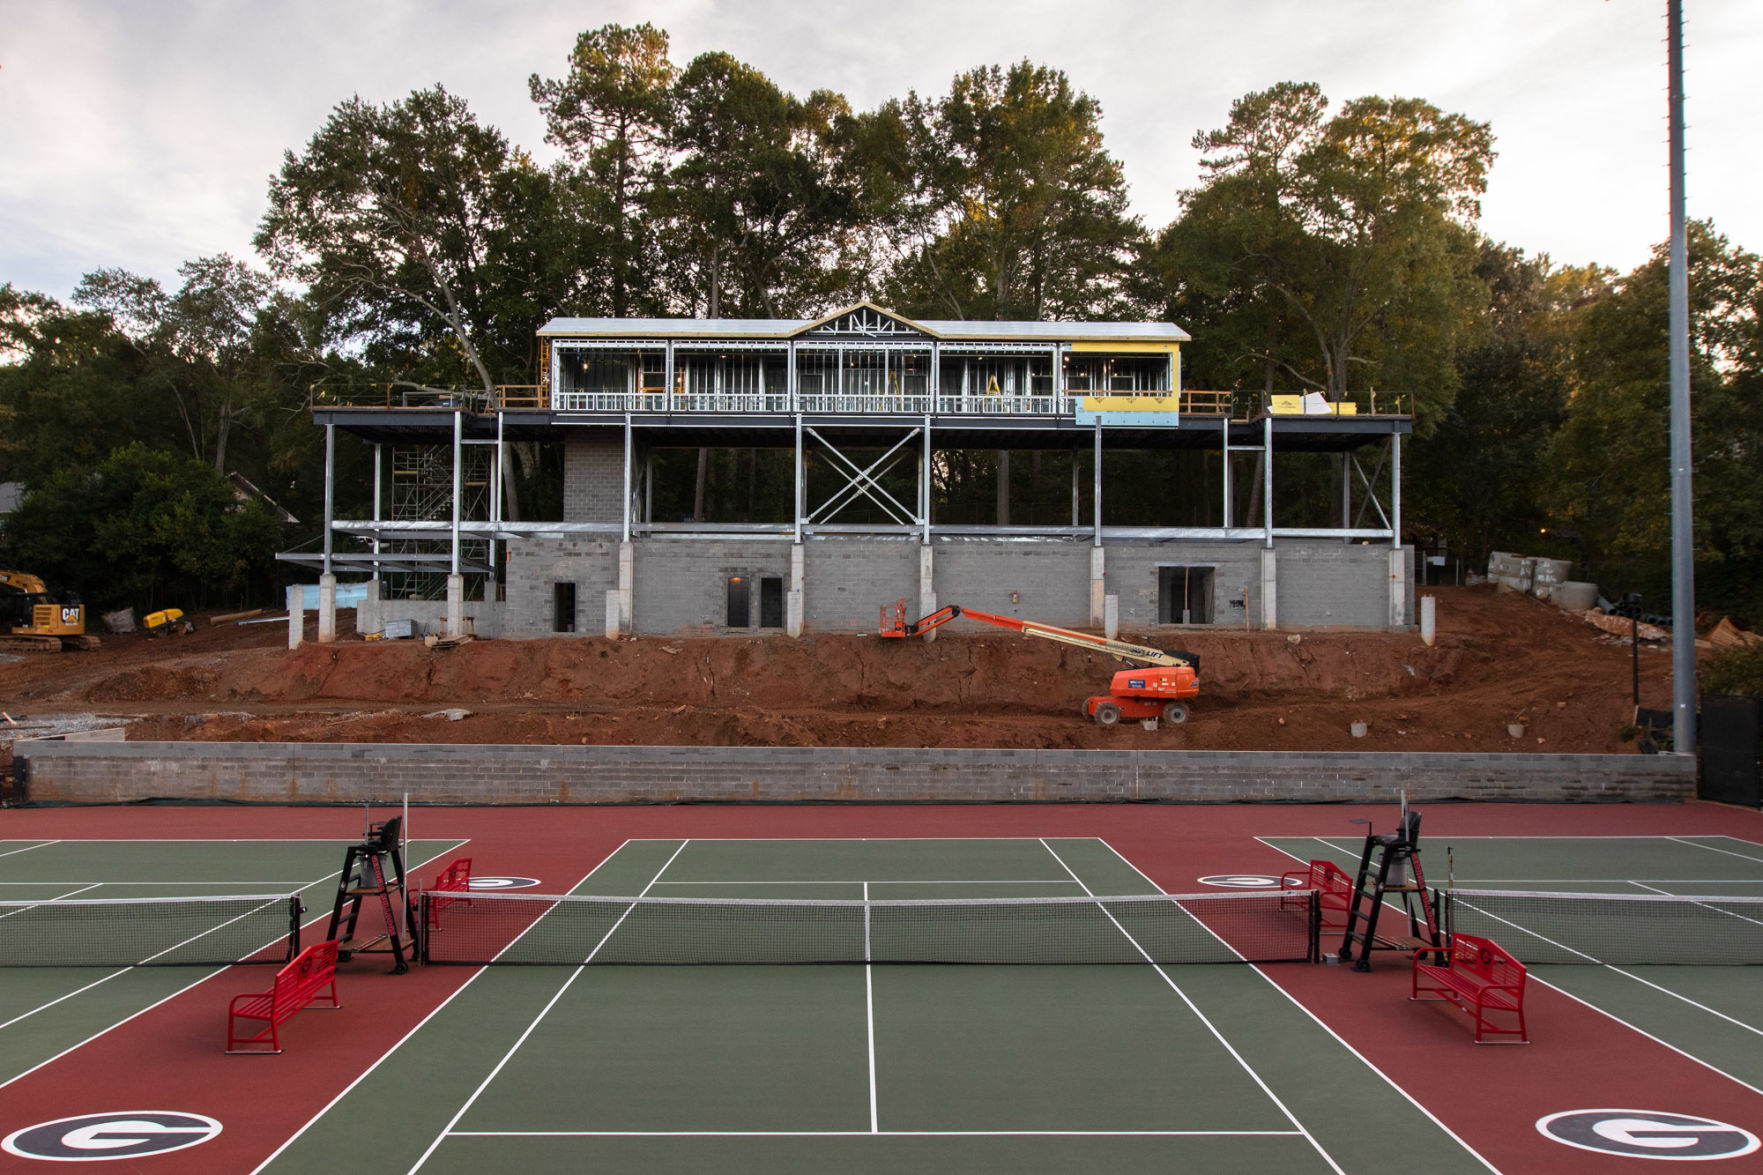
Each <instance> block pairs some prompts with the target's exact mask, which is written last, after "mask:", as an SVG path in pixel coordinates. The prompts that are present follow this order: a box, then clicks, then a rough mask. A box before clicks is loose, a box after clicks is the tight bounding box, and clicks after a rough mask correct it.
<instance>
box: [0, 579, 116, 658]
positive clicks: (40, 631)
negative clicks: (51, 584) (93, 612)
mask: <svg viewBox="0 0 1763 1175" xmlns="http://www.w3.org/2000/svg"><path fill="white" fill-rule="evenodd" d="M0 587H9V588H12V589H14V591H16V592H18V593H19V594H17V595H12V594H5V595H0V653H59V652H60V651H61V650H62V649H95V648H97V647H98V638H97V637H95V636H88V635H86V606H85V605H84V604H82V603H80V598H79V596H78V595H76V594H75V593H73V592H62V593H61V594H60V595H59V596H52V595H50V594H49V589H48V588H47V587H46V586H45V585H44V583H43V581H42V580H41V579H39V578H38V577H36V576H34V575H30V574H28V573H26V572H23V571H0Z"/></svg>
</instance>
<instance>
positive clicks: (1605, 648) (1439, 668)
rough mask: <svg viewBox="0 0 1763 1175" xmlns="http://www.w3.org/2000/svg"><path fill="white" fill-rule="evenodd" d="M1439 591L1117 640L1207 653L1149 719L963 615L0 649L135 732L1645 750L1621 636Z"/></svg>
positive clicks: (499, 739) (1645, 688)
mask: <svg viewBox="0 0 1763 1175" xmlns="http://www.w3.org/2000/svg"><path fill="white" fill-rule="evenodd" d="M1424 590H1425V593H1426V594H1431V595H1435V596H1436V597H1437V598H1438V605H1437V608H1438V638H1437V641H1436V643H1435V644H1434V645H1433V646H1431V647H1428V646H1427V645H1426V644H1424V643H1423V642H1422V641H1421V639H1420V637H1419V635H1418V634H1417V633H1395V634H1392V633H1381V632H1363V631H1321V632H1317V631H1306V632H1303V633H1301V634H1300V633H1289V634H1288V633H1282V632H1245V631H1221V630H1217V629H1206V630H1195V631H1189V632H1182V633H1180V634H1179V635H1173V636H1172V635H1170V634H1169V633H1168V632H1167V631H1164V632H1159V633H1154V634H1152V633H1123V634H1122V635H1123V636H1124V637H1128V638H1129V639H1134V640H1137V641H1140V642H1143V643H1149V644H1154V645H1159V646H1162V647H1172V646H1179V647H1184V648H1187V649H1190V650H1192V651H1193V652H1195V653H1197V654H1199V656H1200V658H1201V674H1200V682H1201V695H1200V697H1199V698H1197V699H1195V700H1194V703H1193V705H1192V710H1193V717H1192V718H1191V719H1190V720H1189V721H1188V722H1186V723H1185V724H1182V725H1178V726H1177V725H1170V724H1168V723H1162V724H1160V728H1159V729H1157V730H1145V729H1143V728H1142V727H1141V726H1140V725H1138V724H1136V723H1130V722H1123V723H1121V724H1120V725H1119V726H1116V727H1112V728H1104V727H1098V726H1096V725H1094V724H1092V723H1091V722H1089V721H1087V720H1085V719H1084V718H1082V717H1081V716H1080V714H1079V712H1078V708H1079V706H1080V704H1081V703H1082V701H1083V699H1084V698H1085V697H1087V696H1089V695H1090V694H1092V693H1101V692H1105V691H1106V689H1107V684H1108V679H1109V677H1110V676H1111V675H1112V674H1113V672H1114V671H1115V670H1117V669H1119V668H1122V667H1123V666H1122V665H1121V664H1120V663H1118V662H1115V661H1113V660H1112V659H1110V658H1108V657H1107V656H1105V655H1102V654H1099V653H1090V652H1086V651H1084V650H1082V649H1076V648H1071V647H1068V646H1063V645H1055V644H1050V643H1047V642H1043V641H1039V640H1029V639H1025V638H1022V637H1018V636H1013V635H1012V636H1006V635H993V634H990V633H989V632H988V633H986V634H981V633H980V632H979V631H977V630H978V626H977V625H971V624H968V623H967V622H957V623H956V624H955V625H951V626H949V627H947V628H944V629H942V630H940V631H939V632H938V633H937V639H936V640H935V641H932V642H926V641H923V640H921V639H907V640H885V639H881V638H878V637H874V636H859V635H854V634H853V635H816V636H809V637H806V638H803V639H800V640H793V639H790V638H788V637H784V636H761V637H696V636H694V637H684V636H681V637H642V638H639V639H626V640H616V641H610V640H606V639H604V638H580V637H570V638H557V639H542V640H480V641H473V642H469V643H467V644H464V645H461V646H458V647H454V648H435V649H430V648H427V647H425V646H424V645H423V644H422V643H421V642H420V641H396V642H394V641H371V642H369V641H364V640H361V639H359V638H357V637H355V636H353V635H352V630H351V626H350V623H349V613H347V612H345V613H344V614H343V618H342V619H341V620H340V628H341V629H342V631H343V632H344V633H345V634H349V635H345V636H344V638H343V639H341V640H339V641H338V642H337V643H335V644H330V645H319V644H317V643H314V642H311V641H310V640H309V641H308V643H306V644H304V645H303V646H302V647H301V648H299V649H297V650H294V651H291V652H290V651H289V650H288V649H287V647H286V645H287V629H286V626H285V625H284V624H277V623H270V624H256V625H239V624H234V623H228V624H223V625H212V624H209V623H207V622H206V621H205V620H204V619H203V618H202V617H197V618H196V619H197V628H196V631H195V632H193V633H190V634H187V635H181V636H174V637H159V638H156V639H155V638H148V637H146V636H143V635H129V636H121V637H116V636H107V637H105V638H104V646H103V647H102V648H101V649H99V650H97V651H94V652H84V653H61V654H50V655H36V656H27V657H20V658H18V659H16V660H11V661H8V662H6V663H4V664H0V711H9V712H11V713H12V714H13V715H14V716H17V715H19V714H20V713H21V712H22V713H24V714H27V715H28V716H29V717H31V718H34V719H41V718H46V717H49V716H51V715H57V714H74V713H98V714H104V715H113V716H117V717H119V718H124V719H127V720H128V722H129V725H128V737H129V738H130V739H167V740H209V741H221V740H225V741H317V742H445V743H543V744H562V743H596V744H648V745H684V746H703V745H710V746H717V745H721V746H906V747H1000V748H1136V749H1190V750H1242V749H1255V750H1293V751H1297V750H1317V751H1335V750H1377V751H1462V752H1478V751H1479V752H1486V751H1520V750H1522V751H1531V752H1560V753H1569V752H1609V753H1632V752H1634V750H1635V743H1634V741H1633V738H1632V730H1630V729H1628V723H1629V722H1630V720H1631V718H1632V716H1633V702H1632V699H1631V696H1630V672H1631V654H1630V649H1629V646H1628V644H1627V642H1626V641H1625V640H1622V639H1621V638H1618V637H1615V636H1611V635H1609V634H1607V633H1604V632H1601V631H1599V630H1598V629H1596V628H1594V627H1592V626H1591V625H1589V624H1586V623H1585V622H1584V621H1583V620H1581V619H1580V618H1578V617H1576V616H1573V615H1571V614H1569V613H1566V612H1563V611H1561V610H1559V609H1557V608H1554V607H1552V606H1550V605H1548V604H1546V603H1542V602H1539V601H1537V600H1534V599H1531V598H1530V597H1528V596H1524V595H1522V594H1519V593H1516V592H1511V591H1505V590H1496V589H1495V588H1493V587H1491V586H1477V587H1442V588H1427V589H1424ZM310 631H311V630H310V628H309V636H310ZM1640 682H1641V703H1642V705H1645V706H1649V707H1653V708H1659V709H1663V708H1666V707H1668V706H1669V705H1670V698H1671V672H1670V656H1669V651H1668V647H1667V646H1666V645H1662V644H1653V643H1650V642H1645V641H1643V642H1642V644H1641V650H1640ZM446 709H463V710H465V711H469V714H468V715H467V716H465V717H462V718H458V719H457V720H450V719H449V718H448V717H446V716H444V715H440V714H438V713H437V712H438V711H441V710H446ZM1356 722H1362V723H1365V724H1366V725H1367V727H1368V732H1367V734H1366V735H1365V736H1364V737H1363V738H1354V737H1353V736H1352V733H1351V730H1350V725H1351V724H1352V723H1356ZM1512 724H1518V725H1521V726H1522V727H1523V733H1522V735H1519V736H1514V735H1513V734H1511V733H1509V729H1508V728H1509V726H1511V725H1512ZM5 729H6V728H5V725H4V723H0V740H4V738H5ZM1625 735H1626V736H1627V737H1625ZM6 754H7V752H4V751H0V757H4V756H5V755H6ZM0 766H4V764H3V763H0Z"/></svg>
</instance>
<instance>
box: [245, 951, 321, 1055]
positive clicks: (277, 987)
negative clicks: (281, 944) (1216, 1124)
mask: <svg viewBox="0 0 1763 1175" xmlns="http://www.w3.org/2000/svg"><path fill="white" fill-rule="evenodd" d="M326 994H328V995H329V997H330V1002H329V1003H328V1004H319V1007H324V1008H340V1007H342V1005H341V1004H340V1003H338V1002H337V944H336V941H335V940H334V939H333V940H332V941H330V942H321V943H317V944H316V945H314V946H309V947H307V948H306V949H305V950H303V951H301V952H300V954H299V955H298V956H297V957H296V958H295V959H294V961H293V962H291V963H289V964H288V965H287V966H286V967H283V968H282V969H281V970H280V971H277V972H276V973H275V984H274V985H273V986H272V987H271V988H270V989H269V990H268V991H260V992H246V993H245V994H244V995H237V996H234V997H233V1002H232V1004H231V1005H230V1006H229V1007H228V1008H227V1025H226V1051H227V1052H229V1053H236V1054H241V1055H245V1056H252V1055H258V1054H261V1055H263V1056H270V1055H272V1054H275V1053H279V1052H281V1051H282V1044H281V1040H280V1039H279V1038H278V1037H277V1035H276V1029H277V1028H278V1027H279V1026H280V1025H281V1023H282V1021H284V1020H286V1019H287V1018H288V1017H289V1016H292V1015H293V1014H294V1013H295V1012H298V1011H299V1010H300V1009H301V1008H304V1007H306V1006H307V1005H308V1004H311V1003H313V1002H314V1001H315V1000H318V999H319V998H320V997H322V996H324V995H326ZM241 1022H251V1023H259V1024H262V1025H263V1027H262V1028H260V1029H258V1030H257V1031H256V1032H255V1033H254V1034H252V1035H250V1036H246V1035H244V1029H243V1028H242V1027H241ZM261 1044H267V1045H268V1046H269V1047H268V1048H241V1047H239V1046H241V1045H261Z"/></svg>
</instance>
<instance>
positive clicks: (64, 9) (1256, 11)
mask: <svg viewBox="0 0 1763 1175" xmlns="http://www.w3.org/2000/svg"><path fill="white" fill-rule="evenodd" d="M1664 7H1665V4H1664V0H1234V2H1229V0H1227V2H1224V3H1220V2H1218V0H1204V2H1199V0H1082V2H1079V0H881V2H880V3H873V4H849V3H832V4H829V3H816V4H807V3H792V2H789V0H649V2H647V3H634V2H628V0H571V2H564V0H498V2H490V0H426V2H419V0H372V2H364V0H294V2H292V3H289V2H286V0H278V2H273V3H272V2H268V0H49V2H45V0H0V282H8V281H10V282H12V283H13V284H14V285H16V286H19V287H22V288H25V289H31V290H40V291H42V292H45V293H48V294H52V295H55V296H57V297H66V296H67V295H68V294H69V293H70V292H71V290H72V289H73V286H74V283H75V282H77V281H78V280H79V277H80V275H81V274H83V273H85V272H87V271H88V270H91V269H95V268H98V267H101V266H120V267H122V268H125V269H130V270H133V271H135V272H137V273H142V274H147V275H150V276H153V277H157V278H159V279H161V280H162V281H165V282H167V283H168V284H174V283H175V279H176V270H177V267H178V265H179V264H180V263H181V262H183V261H185V260H188V259H191V258H195V257H200V256H206V255H209V254H214V253H221V252H230V253H233V254H235V255H240V256H248V255H250V252H251V246H250V238H251V234H252V231H253V228H254V226H255V225H256V222H257V220H258V218H259V217H260V216H261V214H262V211H263V199H264V192H265V190H266V186H267V181H268V179H269V177H270V175H271V174H272V173H273V172H274V171H275V170H276V169H277V167H278V166H279V163H280V160H281V156H282V152H283V151H285V150H287V149H289V148H298V147H300V146H301V145H302V144H304V143H305V142H306V141H307V140H308V139H309V138H310V137H311V135H312V134H313V132H314V131H315V130H317V129H318V127H319V126H320V125H321V124H322V122H323V121H324V118H325V116H326V113H327V112H328V111H329V110H330V108H331V107H332V106H333V105H334V104H335V103H337V102H338V101H340V100H342V99H345V98H347V97H349V96H350V95H351V94H360V95H361V96H362V97H364V98H367V99H369V100H372V101H375V102H386V101H391V100H393V99H396V98H399V97H401V96H403V95H404V94H406V93H408V92H409V91H410V90H412V89H415V88H419V87H423V86H428V85H432V84H434V83H436V82H440V83H443V84H445V85H446V86H447V87H448V89H450V90H452V91H454V92H455V93H458V94H460V95H462V96H463V97H465V98H466V100H467V101H468V102H469V103H470V104H471V107H472V109H473V110H474V111H475V112H476V113H477V115H478V117H479V118H480V119H481V120H483V121H485V122H489V123H492V124H494V125H496V126H498V127H500V128H501V129H502V130H503V131H504V132H505V133H506V134H507V135H508V137H509V138H510V139H512V140H513V141H514V142H515V143H517V144H519V145H521V146H524V147H526V148H527V149H529V150H530V151H532V152H533V153H534V154H535V155H536V156H537V157H538V158H539V159H540V160H541V161H544V160H548V159H550V158H552V157H553V152H552V151H551V149H550V148H549V147H547V146H546V144H545V142H544V125H543V122H542V120H541V118H540V116H539V114H538V111H537V109H536V108H535V107H534V106H533V104H532V102H531V101H530V99H529V98H528V95H527V77H528V76H529V75H530V74H532V73H535V72H537V73H540V74H543V75H544V76H547V77H554V76H559V75H561V74H562V73H563V72H564V70H565V68H566V58H567V55H568V53H569V50H570V48H571V47H572V45H573V44H574V39H575V34H576V33H577V32H579V31H580V30H582V29H585V28H592V27H597V26H599V25H601V24H605V23H609V22H618V23H624V24H635V23H639V22H641V21H644V20H648V21H650V22H652V23H654V24H656V25H658V26H660V27H662V28H665V29H666V30H668V32H669V33H670V34H671V36H672V39H673V57H674V60H675V61H676V62H678V63H680V64H684V63H685V62H687V61H689V60H690V59H691V58H692V57H693V56H695V55H696V54H698V53H701V52H704V51H707V50H711V49H722V50H726V51H728V52H730V53H733V54H734V55H736V56H737V57H740V58H741V59H743V60H745V61H747V62H749V63H751V64H753V65H755V66H757V67H758V68H759V69H761V70H763V71H764V72H765V73H767V74H768V75H770V76H771V78H772V79H773V80H775V81H776V82H777V83H778V84H779V85H781V86H783V87H784V88H786V89H789V90H791V91H793V92H795V93H798V94H806V93H807V92H808V91H809V90H812V89H816V88H829V89H835V90H839V91H841V92H843V93H844V94H845V95H846V97H847V98H849V99H850V101H851V103H852V105H853V106H855V107H858V108H867V107H871V106H874V105H876V104H877V103H879V102H881V101H883V100H885V99H887V98H889V97H894V96H901V95H904V94H905V93H906V91H908V90H914V89H915V90H917V91H919V92H920V93H940V92H942V91H944V90H945V89H946V87H947V85H948V82H949V79H950V78H951V77H953V76H954V75H955V74H956V73H957V72H959V71H961V70H964V69H968V68H971V67H973V66H975V65H982V64H992V63H1004V62H1010V61H1014V60H1018V59H1022V58H1029V59H1032V60H1034V61H1036V62H1040V63H1045V64H1048V65H1052V66H1056V67H1057V68H1060V69H1063V70H1065V71H1066V73H1068V74H1069V75H1070V76H1071V78H1072V80H1073V82H1074V83H1075V84H1076V85H1077V86H1078V87H1079V88H1081V89H1083V90H1086V91H1088V92H1089V93H1091V94H1093V95H1094V96H1095V97H1097V98H1098V99H1100V101H1101V103H1102V107H1103V111H1104V129H1105V130H1106V133H1107V140H1108V146H1109V148H1110V150H1111V151H1112V152H1113V153H1114V154H1115V155H1116V156H1117V157H1118V158H1119V159H1121V160H1122V162H1123V163H1124V164H1125V166H1126V173H1127V177H1128V179H1129V181H1130V183H1131V186H1132V200H1133V205H1134V208H1135V210H1136V211H1137V212H1138V214H1139V215H1140V216H1141V217H1143V219H1144V221H1145V223H1146V224H1147V225H1149V226H1151V227H1152V228H1158V227H1161V226H1162V225H1164V224H1166V223H1167V222H1168V221H1169V220H1170V219H1172V218H1173V216H1174V215H1175V212H1176V208H1177V193H1178V192H1179V191H1180V190H1181V189H1182V188H1184V187H1188V186H1191V185H1192V184H1193V183H1194V182H1195V179H1196V175H1197V168H1196V165H1197V153H1196V152H1195V151H1194V150H1193V149H1192V148H1191V147H1189V145H1188V144H1189V140H1190V139H1191V138H1192V137H1193V135H1194V133H1195V131H1197V130H1202V129H1209V128H1212V127H1216V126H1220V125H1222V124H1223V122H1224V121H1225V118H1226V116H1227V114H1228V111H1229V109H1230V103H1231V101H1232V100H1233V99H1235V98H1237V97H1240V96H1241V95H1242V94H1244V93H1247V92H1248V91H1250V90H1256V89H1261V88H1264V87H1266V86H1269V85H1272V84H1273V83H1275V82H1278V81H1283V80H1309V81H1316V82H1319V83H1320V84H1321V85H1322V87H1323V89H1324V92H1325V93H1326V94H1327V95H1328V96H1329V97H1330V98H1331V99H1333V100H1334V101H1335V102H1337V103H1338V102H1341V101H1343V100H1345V99H1348V98H1353V97H1358V96H1361V95H1365V94H1374V93H1375V94H1381V95H1385V96H1398V95H1399V96H1412V97H1421V98H1425V99H1427V100H1429V101H1431V102H1433V103H1435V104H1436V105H1438V106H1441V107H1443V108H1444V109H1446V110H1450V111H1455V112H1459V113H1462V114H1465V115H1468V116H1470V117H1472V118H1476V119H1480V120H1483V121H1486V122H1489V123H1491V124H1492V126H1493V130H1494V134H1495V136H1496V139H1497V144H1496V145H1497V149H1498V151H1499V159H1498V161H1497V163H1496V164H1495V167H1494V170H1493V174H1492V177H1491V186H1490V190H1489V192H1488V195H1487V198H1486V200H1485V202H1484V206H1483V207H1484V216H1483V228H1484V230H1485V231H1486V232H1487V233H1488V234H1489V235H1490V236H1492V237H1494V238H1495V239H1497V240H1502V241H1505V242H1507V243H1509V244H1513V245H1517V246H1520V247H1522V248H1524V249H1525V250H1526V251H1528V252H1530V253H1533V254H1534V253H1547V254H1549V255H1550V256H1552V257H1553V258H1554V259H1555V260H1556V261H1557V262H1562V263H1575V264H1579V263H1586V262H1593V261H1596V262H1601V263H1603V264H1606V265H1612V266H1616V267H1617V268H1619V269H1625V270H1626V269H1629V268H1632V267H1633V266H1635V265H1636V264H1638V263H1640V262H1641V261H1643V260H1645V258H1646V256H1647V251H1648V248H1649V247H1650V246H1651V245H1652V244H1653V243H1654V242H1656V241H1659V240H1661V239H1663V238H1664V237H1665V236H1666V235H1667V232H1668V222H1667V202H1666V179H1667V175H1666V124H1665V113H1666V101H1665V85H1666V76H1665V46H1664V34H1665V20H1664ZM1685 9H1686V13H1687V15H1686V21H1687V24H1686V29H1687V37H1686V39H1687V43H1688V48H1687V53H1686V61H1687V89H1688V94H1689V107H1688V109H1689V115H1688V120H1689V148H1690V153H1689V182H1688V189H1687V190H1688V198H1689V209H1690V214H1691V215H1692V216H1701V217H1711V218H1713V220H1714V222H1715V224H1716V225H1717V226H1718V227H1719V228H1720V229H1721V230H1722V231H1724V232H1725V233H1726V234H1727V235H1728V236H1729V237H1731V238H1732V239H1733V240H1734V241H1735V242H1737V243H1738V244H1741V245H1744V246H1745V247H1747V248H1750V249H1753V250H1759V249H1763V199H1759V198H1758V197H1757V194H1756V193H1757V189H1758V187H1759V181H1763V166H1760V165H1759V163H1758V159H1759V157H1760V155H1763V134H1759V132H1758V129H1757V128H1758V125H1759V118H1758V116H1759V114H1763V102H1760V101H1759V99H1758V97H1757V94H1758V89H1757V77H1756V75H1757V74H1758V73H1759V71H1760V70H1763V3H1759V2H1758V0H1685Z"/></svg>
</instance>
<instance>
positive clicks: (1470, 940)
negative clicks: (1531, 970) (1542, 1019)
mask: <svg viewBox="0 0 1763 1175" xmlns="http://www.w3.org/2000/svg"><path fill="white" fill-rule="evenodd" d="M1441 955H1444V956H1445V957H1444V961H1443V962H1442V963H1426V962H1422V959H1424V958H1426V957H1428V956H1431V957H1434V958H1438V957H1439V956H1441ZM1525 974H1526V972H1525V968H1524V964H1523V963H1520V962H1519V961H1518V960H1517V959H1514V958H1513V957H1512V956H1511V955H1509V954H1507V953H1506V952H1505V951H1504V950H1503V949H1502V948H1501V947H1500V944H1499V943H1496V942H1494V941H1493V940H1492V939H1488V938H1477V937H1476V936H1474V935H1473V934H1455V935H1452V936H1451V950H1450V954H1449V955H1445V952H1444V951H1442V950H1441V949H1440V948H1438V947H1427V948H1424V949H1422V950H1418V951H1415V952H1414V986H1413V990H1412V992H1411V994H1410V995H1409V997H1408V998H1409V999H1415V1000H1418V999H1434V1000H1449V1001H1450V1002H1451V1003H1453V1004H1456V1005H1457V1007H1459V1008H1461V1009H1462V1010H1463V1011H1465V1012H1467V1013H1468V1014H1469V1015H1471V1016H1473V1017H1475V1043H1476V1044H1482V1043H1484V1041H1483V1039H1482V1038H1483V1037H1484V1036H1516V1037H1517V1038H1518V1039H1517V1040H1508V1041H1501V1042H1498V1043H1503V1044H1529V1043H1530V1038H1529V1037H1528V1036H1526V1035H1525V1031H1524V977H1525ZM1422 992H1429V993H1431V994H1430V995H1426V996H1423V995H1421V993H1422ZM1496 1016H1497V1017H1498V1019H1497V1020H1496Z"/></svg>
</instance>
